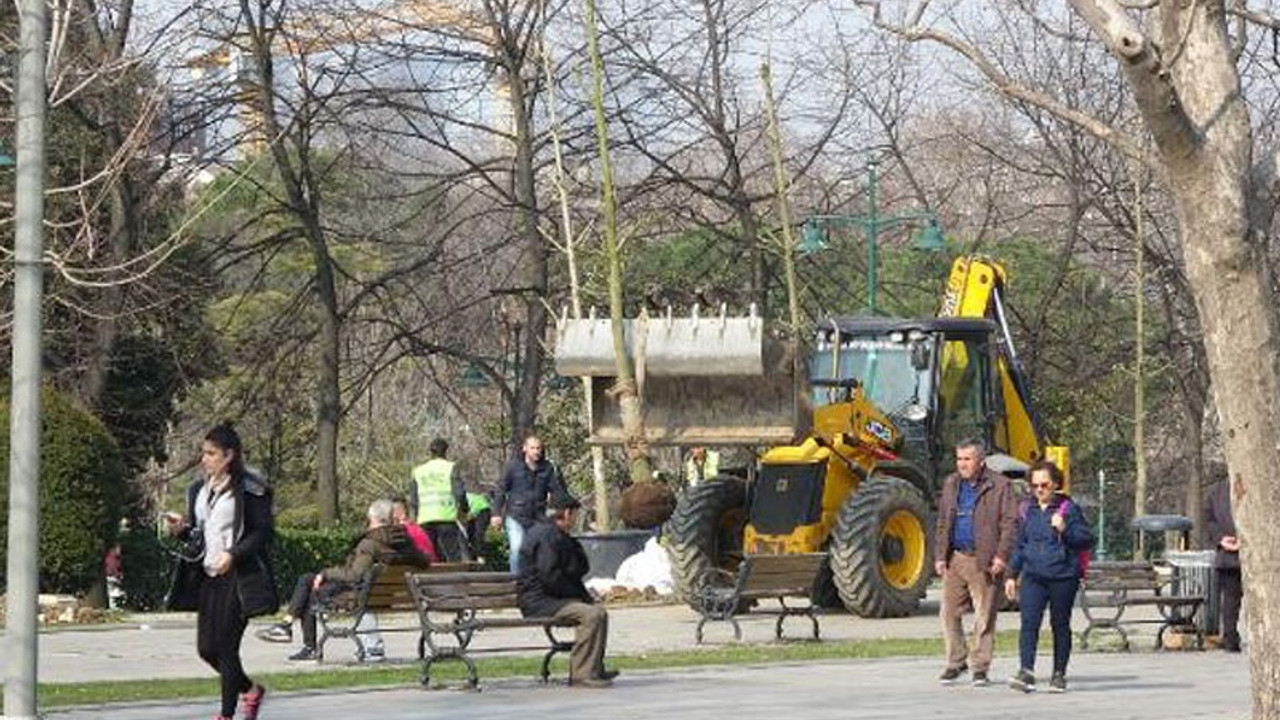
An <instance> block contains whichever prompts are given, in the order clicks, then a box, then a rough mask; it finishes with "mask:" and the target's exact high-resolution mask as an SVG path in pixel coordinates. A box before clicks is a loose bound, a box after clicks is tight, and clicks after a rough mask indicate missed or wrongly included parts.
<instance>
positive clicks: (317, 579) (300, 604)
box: [257, 500, 431, 661]
mask: <svg viewBox="0 0 1280 720" xmlns="http://www.w3.org/2000/svg"><path fill="white" fill-rule="evenodd" d="M393 513H394V510H393V503H392V502H391V501H390V500H375V501H374V502H373V504H372V505H370V506H369V526H368V529H367V530H365V533H364V535H363V536H361V538H360V541H359V542H358V543H356V546H355V549H354V550H352V551H351V554H350V555H348V556H347V560H346V562H345V563H343V564H342V565H335V566H333V567H330V568H325V569H324V570H321V571H320V572H318V573H307V574H305V575H302V576H301V577H299V578H298V582H297V584H296V585H295V586H294V589H293V597H292V598H291V599H290V600H289V607H288V610H287V612H286V613H285V616H284V618H283V619H282V620H281V621H280V622H278V623H276V624H274V625H272V626H270V627H268V628H266V629H264V630H263V631H260V632H258V633H257V637H258V639H260V640H266V641H267V642H292V641H293V621H294V620H295V619H297V620H299V621H300V623H301V625H302V649H300V650H298V651H297V652H296V653H294V654H292V655H290V656H289V659H290V660H295V661H297V660H316V659H317V657H318V655H317V653H316V616H315V615H314V614H313V613H312V612H311V600H312V598H313V597H314V596H315V595H317V594H321V595H327V596H333V595H336V594H337V593H340V592H343V591H345V590H350V589H352V588H354V587H355V586H356V585H357V584H359V583H360V581H361V580H362V579H363V578H364V575H365V573H366V572H368V571H369V569H370V568H372V567H373V566H374V564H375V563H379V562H386V563H392V562H402V563H406V564H410V565H417V566H419V567H424V568H425V567H427V566H428V565H429V564H430V562H431V561H430V560H429V559H428V558H427V557H426V556H425V555H423V554H422V553H421V551H419V550H418V548H416V547H415V546H414V544H413V541H412V540H410V539H409V536H408V534H407V533H406V532H405V530H404V526H403V525H401V524H399V523H397V522H393V521H392V515H393Z"/></svg>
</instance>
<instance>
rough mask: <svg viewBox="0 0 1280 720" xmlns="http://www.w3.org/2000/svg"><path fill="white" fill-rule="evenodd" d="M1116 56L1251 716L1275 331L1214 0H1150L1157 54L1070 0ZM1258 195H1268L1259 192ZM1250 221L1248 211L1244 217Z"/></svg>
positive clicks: (1267, 624) (1265, 712) (1270, 680)
mask: <svg viewBox="0 0 1280 720" xmlns="http://www.w3.org/2000/svg"><path fill="white" fill-rule="evenodd" d="M1072 5H1073V7H1074V8H1075V9H1076V11H1077V12H1078V13H1079V14H1080V15H1081V16H1082V17H1083V18H1084V19H1085V21H1086V22H1088V23H1089V25H1090V26H1091V27H1092V28H1093V30H1094V32H1096V33H1097V34H1098V36H1099V37H1101V38H1102V39H1103V40H1104V41H1105V42H1106V43H1107V45H1108V47H1109V48H1110V49H1111V51H1112V52H1113V53H1114V54H1115V55H1116V57H1117V58H1118V59H1119V60H1120V64H1121V68H1122V69H1123V71H1124V73H1125V75H1126V78H1127V80H1128V82H1129V85H1130V87H1132V88H1133V90H1134V100H1135V102H1136V103H1137V105H1138V108H1139V110H1140V111H1141V112H1142V115H1143V120H1144V122H1145V125H1146V127H1147V129H1148V130H1149V131H1150V132H1151V136H1152V138H1153V139H1154V141H1155V143H1156V147H1157V148H1158V149H1159V151H1160V155H1161V159H1162V161H1163V164H1164V167H1165V170H1166V172H1167V175H1168V178H1169V183H1170V186H1171V188H1172V190H1173V195H1174V198H1175V200H1176V213H1177V217H1178V225H1179V229H1180V231H1181V234H1182V250H1183V261H1184V262H1185V264H1186V269H1187V277H1188V278H1189V280H1190V283H1191V289H1192V294H1193V296H1194V297H1195V301H1196V307H1197V309H1198V311H1199V315H1200V323H1201V327H1202V329H1203V332H1204V346H1205V353H1206V356H1207V358H1208V367H1209V377H1210V380H1211V382H1212V384H1213V388H1214V397H1215V400H1216V405H1217V408H1218V416H1219V419H1220V422H1221V430H1222V437H1223V441H1224V449H1225V453H1226V457H1227V465H1228V467H1229V469H1230V482H1231V496H1232V506H1233V510H1234V513H1235V519H1236V525H1237V528H1238V529H1239V531H1240V537H1241V545H1242V547H1241V553H1240V555H1241V565H1242V568H1243V572H1244V588H1245V597H1246V602H1247V603H1248V605H1249V608H1250V612H1249V619H1248V623H1249V625H1248V627H1249V639H1250V644H1249V647H1250V651H1249V660H1250V664H1251V669H1252V673H1251V682H1252V689H1253V717H1254V720H1280V654H1277V653H1275V652H1272V651H1271V648H1273V647H1276V646H1277V645H1280V623H1276V622H1274V620H1272V618H1275V617H1277V616H1280V562H1277V561H1276V557H1277V553H1280V525H1278V524H1277V523H1276V522H1275V518H1276V517H1277V516H1278V515H1280V483H1276V482H1275V480H1274V477H1273V474H1274V472H1275V467H1276V466H1277V464H1278V463H1277V460H1280V457H1277V456H1278V455H1280V453H1278V452H1277V438H1280V410H1278V408H1277V399H1280V364H1278V363H1280V342H1277V337H1278V331H1280V327H1278V325H1277V318H1276V314H1275V308H1276V307H1277V302H1276V301H1277V297H1276V293H1275V291H1274V289H1273V285H1272V277H1271V273H1270V268H1269V266H1268V263H1267V258H1266V248H1267V242H1266V239H1267V238H1266V226H1265V224H1264V223H1263V222H1261V219H1264V218H1268V217H1270V214H1269V213H1267V212H1262V211H1261V208H1258V207H1251V206H1250V202H1251V201H1253V202H1258V200H1257V199H1256V198H1257V197H1266V195H1267V194H1266V193H1258V194H1257V195H1255V193H1254V192H1253V190H1254V188H1253V187H1252V185H1251V178H1252V170H1253V168H1252V162H1253V158H1252V154H1253V135H1252V126H1251V123H1250V120H1249V115H1248V107H1247V106H1246V104H1245V102H1244V99H1243V97H1242V93H1241V88H1240V75H1239V70H1238V68H1237V67H1236V64H1235V57H1234V56H1233V54H1232V51H1231V47H1230V46H1229V44H1228V41H1227V40H1228V34H1227V29H1226V21H1225V18H1226V14H1225V13H1226V8H1225V6H1224V3H1223V2H1222V0H1206V1H1203V2H1198V3H1172V2H1165V3H1160V5H1159V7H1158V9H1157V10H1156V11H1155V12H1156V13H1157V15H1158V22H1159V28H1160V34H1161V36H1162V39H1163V41H1164V42H1163V43H1162V45H1163V48H1165V49H1168V51H1169V52H1171V53H1173V56H1172V57H1173V58H1175V59H1176V61H1173V60H1171V61H1169V62H1168V63H1166V60H1165V59H1164V56H1163V55H1162V53H1161V52H1160V51H1159V50H1158V49H1157V47H1156V45H1155V43H1154V42H1153V41H1151V40H1150V39H1148V38H1147V37H1145V36H1144V35H1143V32H1142V29H1141V28H1140V27H1139V26H1137V25H1136V24H1135V23H1134V22H1133V20H1132V18H1130V17H1129V16H1128V15H1127V14H1126V13H1125V11H1124V10H1123V9H1122V8H1121V7H1120V5H1119V4H1117V3H1115V2H1112V1H1111V0H1072ZM1269 201H1270V200H1269V198H1268V202H1269ZM1255 223H1257V224H1256V225H1255Z"/></svg>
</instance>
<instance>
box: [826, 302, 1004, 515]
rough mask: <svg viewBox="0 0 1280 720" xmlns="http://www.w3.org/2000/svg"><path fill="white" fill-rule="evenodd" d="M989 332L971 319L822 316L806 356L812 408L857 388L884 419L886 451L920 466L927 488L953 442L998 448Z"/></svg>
mask: <svg viewBox="0 0 1280 720" xmlns="http://www.w3.org/2000/svg"><path fill="white" fill-rule="evenodd" d="M994 333H995V324H994V323H992V322H991V321H989V320H984V319H974V318H927V319H920V320H898V319H891V318H876V317H838V318H831V319H829V320H826V321H824V322H823V323H822V324H820V325H819V330H818V334H817V338H816V339H815V342H814V349H813V353H812V355H811V356H810V359H809V381H810V387H811V401H812V402H813V405H814V407H815V411H816V413H817V414H821V408H823V407H824V406H830V405H836V404H839V403H843V402H847V401H848V400H849V398H850V396H851V394H852V393H853V391H854V389H857V390H858V391H860V393H861V396H862V397H863V398H864V399H865V400H866V401H867V402H868V403H870V404H871V405H872V406H874V407H875V408H877V409H879V410H880V411H881V412H882V413H884V415H885V417H887V418H888V420H889V423H888V427H887V428H886V429H885V430H884V431H883V432H882V433H881V435H882V437H884V438H890V437H892V438H893V440H892V444H891V446H890V447H887V448H885V449H886V450H887V451H889V452H892V453H893V454H894V455H895V456H897V458H898V459H900V460H901V461H904V462H907V463H910V464H912V465H914V466H916V467H918V468H919V469H920V470H922V471H923V472H922V475H923V476H924V478H927V482H924V483H921V484H922V487H921V488H920V489H921V490H922V491H925V492H926V493H929V492H932V491H933V490H935V489H936V482H935V480H936V479H937V478H940V477H942V476H943V475H945V474H946V473H948V472H950V471H951V469H952V462H953V459H952V452H951V448H952V447H954V446H955V444H956V443H958V442H959V441H961V440H963V439H966V438H980V439H982V440H983V441H984V442H985V443H986V444H987V446H988V447H991V448H1003V447H1005V444H1004V443H1002V442H1001V440H1002V438H1001V437H1000V435H1001V432H1003V431H1004V428H1005V425H1006V423H1005V422H1004V420H1003V417H1004V413H1003V410H1002V407H1001V404H1000V401H1001V393H1000V392H999V387H998V383H997V381H996V373H995V372H994V364H993V358H994V357H995V352H994V351H995V348H994V347H993V341H994V340H993V339H994V337H995V334H994ZM827 429H828V430H829V429H830V428H827ZM823 431H824V428H821V427H815V432H818V433H822V432H823ZM1006 434H1007V433H1006ZM924 478H922V479H924Z"/></svg>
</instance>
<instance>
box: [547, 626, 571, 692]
mask: <svg viewBox="0 0 1280 720" xmlns="http://www.w3.org/2000/svg"><path fill="white" fill-rule="evenodd" d="M547 635H548V636H551V632H550V630H548V631H547ZM572 650H573V643H572V642H566V641H562V640H556V639H555V638H554V637H552V638H551V649H550V650H547V653H546V654H545V655H543V656H542V682H543V683H549V682H551V659H552V658H554V657H555V656H556V655H558V654H560V653H564V652H571V651H572ZM570 679H571V680H572V678H570Z"/></svg>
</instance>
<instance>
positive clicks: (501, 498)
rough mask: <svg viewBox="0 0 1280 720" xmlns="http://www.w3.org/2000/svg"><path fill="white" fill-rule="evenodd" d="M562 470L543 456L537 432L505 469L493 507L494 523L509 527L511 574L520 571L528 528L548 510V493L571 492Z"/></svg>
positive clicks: (508, 556)
mask: <svg viewBox="0 0 1280 720" xmlns="http://www.w3.org/2000/svg"><path fill="white" fill-rule="evenodd" d="M567 493H568V491H567V490H565V487H564V483H563V482H561V480H560V471H559V470H557V469H556V466H555V465H553V464H552V463H551V461H549V460H547V459H546V458H545V457H543V456H542V440H541V439H540V438H539V437H538V436H537V435H530V436H529V437H527V438H525V439H524V444H523V445H522V446H521V448H520V455H519V456H518V457H515V458H512V459H511V462H509V463H507V467H506V469H504V470H503V471H502V480H501V481H500V482H499V483H498V497H497V498H496V502H495V503H494V507H493V518H492V520H490V523H491V524H492V525H493V526H494V527H503V526H505V527H506V530H507V545H508V547H509V550H508V552H507V558H508V562H509V564H510V566H511V574H512V575H519V574H520V547H521V544H522V543H523V540H524V534H525V531H526V530H527V529H528V528H529V527H530V526H532V525H533V523H534V521H535V520H537V519H539V518H541V517H543V515H544V514H545V513H546V510H547V497H548V496H551V495H559V494H567Z"/></svg>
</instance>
